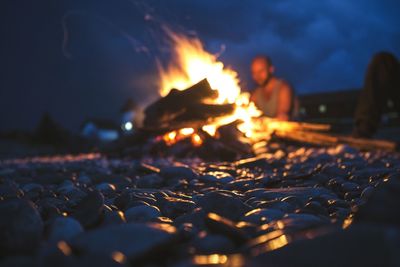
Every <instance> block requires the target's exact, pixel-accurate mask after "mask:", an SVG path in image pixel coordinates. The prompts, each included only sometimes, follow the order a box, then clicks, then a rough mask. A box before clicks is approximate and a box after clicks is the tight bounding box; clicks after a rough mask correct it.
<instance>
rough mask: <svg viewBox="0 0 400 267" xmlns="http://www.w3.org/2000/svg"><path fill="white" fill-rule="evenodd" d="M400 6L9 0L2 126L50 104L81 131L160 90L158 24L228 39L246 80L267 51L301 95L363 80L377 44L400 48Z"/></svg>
mask: <svg viewBox="0 0 400 267" xmlns="http://www.w3.org/2000/svg"><path fill="white" fill-rule="evenodd" d="M398 7H399V4H398V3H397V1H385V2H383V1H370V2H369V3H365V1H364V2H363V1H326V2H324V3H315V2H313V3H311V2H309V1H305V0H304V1H289V0H287V1H280V2H279V3H265V1H252V2H249V3H246V4H243V2H242V1H230V2H229V3H227V2H225V1H193V2H190V3H189V2H187V1H179V0H174V1H169V2H168V3H164V2H163V1H146V4H144V3H143V2H139V1H128V0H126V1H119V2H118V3H115V1H106V0H101V1H94V0H92V1H85V2H82V1H58V2H57V3H54V2H53V1H50V0H42V1H36V2H35V3H32V2H30V1H3V2H2V3H1V11H2V13H3V14H2V15H1V20H2V23H1V25H2V28H1V34H2V37H3V42H2V49H1V50H0V51H1V58H2V59H3V60H2V71H1V72H0V73H1V74H0V114H1V116H0V131H5V130H11V129H27V130H31V129H33V128H34V127H35V126H36V125H37V123H38V121H39V119H40V117H41V115H42V114H43V113H44V112H45V111H48V112H50V113H51V114H52V115H53V117H54V118H55V120H56V121H58V122H60V123H61V124H62V125H64V126H65V127H67V128H68V129H71V130H76V129H77V128H78V126H79V125H80V124H81V123H82V122H83V121H84V120H85V119H87V118H89V117H100V118H103V117H104V118H112V119H116V118H117V116H118V111H119V109H120V107H121V106H122V105H123V104H124V102H125V101H126V99H127V98H133V99H135V100H136V101H137V102H139V103H146V102H148V101H150V100H151V99H152V98H154V97H155V96H156V95H157V86H156V83H154V82H155V81H156V80H157V69H156V66H155V58H166V57H167V56H168V49H167V48H166V47H165V43H163V40H162V36H161V35H158V33H159V32H157V31H156V27H155V26H156V25H155V24H157V23H158V24H162V23H165V22H166V23H168V24H170V25H171V26H173V27H174V29H177V30H179V31H185V32H190V33H192V32H195V33H196V34H197V35H198V36H199V38H200V40H202V41H203V42H204V44H205V46H206V48H207V50H208V51H210V52H212V53H217V52H219V51H221V47H225V50H224V51H223V53H222V55H221V57H220V60H221V61H222V62H224V64H225V65H227V66H230V67H232V68H233V69H234V70H236V71H237V72H238V73H239V75H240V78H241V80H242V81H243V82H244V84H245V85H246V86H245V87H246V88H249V87H251V82H250V79H249V70H248V64H249V62H250V60H251V57H252V56H254V55H256V54H260V53H265V54H268V55H270V57H271V58H272V60H273V62H274V64H275V65H276V68H277V74H278V76H281V77H284V78H285V79H287V80H288V81H289V82H291V83H292V84H293V85H294V87H295V89H296V90H297V92H298V93H300V94H301V93H313V92H325V91H330V90H340V89H348V88H360V87H361V86H362V82H363V78H364V72H365V69H366V67H367V64H368V61H369V60H370V58H371V57H372V55H373V54H374V53H376V52H379V51H382V50H385V51H389V52H392V53H394V54H395V55H396V56H397V57H399V56H400V31H399V29H398V28H397V25H398V24H399V22H400V21H399V20H400V19H399V18H398V16H397V10H398ZM205 14H206V15H205ZM149 18H151V19H149ZM63 26H66V29H67V31H64V28H63ZM66 33H67V35H65V34H66Z"/></svg>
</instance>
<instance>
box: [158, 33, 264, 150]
mask: <svg viewBox="0 0 400 267" xmlns="http://www.w3.org/2000/svg"><path fill="white" fill-rule="evenodd" d="M170 36H171V39H172V41H173V62H172V64H171V65H170V66H169V68H168V69H167V70H164V69H163V68H162V67H161V66H159V70H160V76H161V89H160V94H161V95H162V96H165V95H167V94H168V92H169V91H170V90H171V89H172V88H175V89H178V90H185V89H186V88H188V87H190V86H191V85H193V84H196V83H197V82H199V81H200V80H202V79H204V78H207V80H208V81H209V83H210V85H211V88H212V89H213V90H217V91H218V98H216V99H215V100H213V101H212V103H213V104H225V103H230V104H235V106H236V108H235V111H234V113H233V114H231V115H230V116H226V117H224V118H220V119H219V120H217V121H216V122H214V123H213V124H210V125H204V126H203V127H202V130H203V131H205V132H207V133H208V134H210V135H211V136H215V134H216V130H217V128H218V127H219V126H221V125H225V124H228V123H231V122H233V121H236V120H241V121H242V123H241V124H239V125H238V129H239V130H240V131H241V132H243V133H244V134H245V136H246V137H251V136H252V135H253V129H254V123H253V122H252V118H254V117H258V116H260V115H261V111H259V110H258V109H257V108H256V107H255V105H254V103H252V102H250V94H248V93H242V92H241V89H240V87H239V79H238V75H237V73H236V72H235V71H233V70H231V69H228V68H224V64H223V63H222V62H220V61H218V60H217V57H216V56H215V55H213V54H210V53H208V52H207V51H205V50H204V48H203V45H202V43H201V42H200V40H198V39H189V38H186V37H184V36H182V35H177V34H172V33H171V34H170ZM189 129H190V131H189V130H188V129H181V130H179V131H173V132H170V133H167V134H166V135H165V136H164V140H165V141H166V143H167V144H173V143H175V142H177V141H179V140H181V139H182V138H184V137H188V136H189V135H193V136H192V142H193V144H194V145H197V146H198V145H201V143H202V140H201V137H200V136H199V135H197V134H195V133H194V132H195V130H194V129H192V128H189Z"/></svg>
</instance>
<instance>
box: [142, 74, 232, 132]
mask: <svg viewBox="0 0 400 267" xmlns="http://www.w3.org/2000/svg"><path fill="white" fill-rule="evenodd" d="M216 97H218V92H217V91H215V90H213V89H212V88H211V86H210V84H209V83H208V81H207V80H206V79H204V80H202V81H200V82H199V83H197V84H195V85H193V86H192V87H190V88H188V89H186V90H183V91H178V90H176V89H172V90H171V91H170V93H169V94H168V95H167V96H165V97H162V98H160V99H159V100H157V101H156V102H154V103H153V104H151V105H150V106H148V107H147V108H146V110H145V119H144V122H143V128H144V129H149V130H154V131H156V130H175V129H179V128H185V127H192V128H194V127H195V126H197V125H198V126H201V125H205V124H207V123H210V121H214V120H215V119H217V118H219V117H221V116H227V115H229V114H231V113H232V112H233V111H234V105H233V104H223V105H213V104H205V103H204V102H205V100H207V99H215V98H216ZM210 118H211V119H210Z"/></svg>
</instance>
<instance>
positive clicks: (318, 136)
mask: <svg viewBox="0 0 400 267" xmlns="http://www.w3.org/2000/svg"><path fill="white" fill-rule="evenodd" d="M274 134H275V136H276V137H278V138H279V139H282V140H290V141H296V142H299V143H308V144H314V145H323V146H330V145H337V144H347V145H349V146H352V147H354V148H358V149H360V150H385V151H395V150H396V143H395V142H391V141H387V140H376V139H362V138H354V137H349V136H342V135H331V134H327V133H315V132H305V131H276V132H275V133H274Z"/></svg>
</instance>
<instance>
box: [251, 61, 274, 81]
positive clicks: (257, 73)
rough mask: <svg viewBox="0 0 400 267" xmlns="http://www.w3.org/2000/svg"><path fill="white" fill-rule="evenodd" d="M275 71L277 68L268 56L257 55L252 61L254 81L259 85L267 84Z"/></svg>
mask: <svg viewBox="0 0 400 267" xmlns="http://www.w3.org/2000/svg"><path fill="white" fill-rule="evenodd" d="M274 71H275V68H274V66H273V65H272V63H271V60H270V59H269V57H267V56H262V55H261V56H256V57H255V58H253V60H252V61H251V75H252V77H253V81H254V82H255V83H256V84H257V85H259V86H263V85H265V84H266V83H267V82H268V80H269V79H270V78H271V77H272V75H273V73H274Z"/></svg>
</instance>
